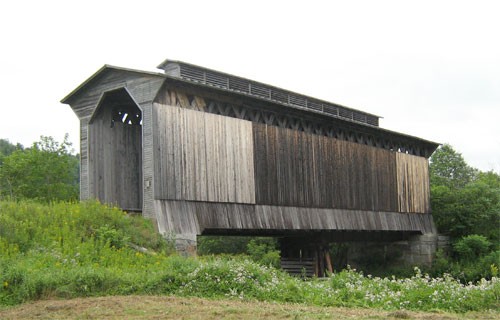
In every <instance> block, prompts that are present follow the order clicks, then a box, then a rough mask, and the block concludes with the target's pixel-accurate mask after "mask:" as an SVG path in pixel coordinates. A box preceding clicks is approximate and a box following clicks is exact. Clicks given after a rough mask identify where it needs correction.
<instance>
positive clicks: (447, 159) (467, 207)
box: [430, 144, 500, 243]
mask: <svg viewBox="0 0 500 320" xmlns="http://www.w3.org/2000/svg"><path fill="white" fill-rule="evenodd" d="M430 180H431V206H432V212H433V216H434V221H435V222H436V225H437V227H438V230H439V231H440V232H441V233H444V234H448V235H450V236H451V237H452V238H454V239H460V238H461V237H464V236H467V235H470V234H478V235H483V236H485V237H487V238H488V239H490V240H498V239H499V231H498V230H499V227H500V226H499V221H500V176H499V175H498V174H496V173H494V172H492V171H491V172H480V171H478V170H477V169H474V168H471V167H470V166H469V165H467V163H466V162H465V160H464V159H463V157H462V155H461V154H460V153H458V152H456V151H455V150H453V148H452V147H451V146H450V145H448V144H445V145H443V146H442V147H441V148H440V149H438V150H437V151H436V152H435V154H434V155H433V156H432V158H431V164H430ZM492 242H493V243H494V241H492Z"/></svg>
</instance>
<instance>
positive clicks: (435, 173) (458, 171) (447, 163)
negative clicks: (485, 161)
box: [430, 144, 477, 188]
mask: <svg viewBox="0 0 500 320" xmlns="http://www.w3.org/2000/svg"><path fill="white" fill-rule="evenodd" d="M476 174H477V170H476V169H474V168H471V167H470V166H469V165H468V164H467V163H466V162H465V160H464V158H463V157H462V154H460V153H459V152H457V151H455V150H454V149H453V147H452V146H450V145H449V144H444V145H442V146H441V147H440V148H439V149H437V150H436V151H435V152H434V154H433V155H432V157H431V159H430V175H431V184H432V185H440V186H447V187H450V188H457V187H464V186H465V185H466V184H467V183H469V182H471V181H472V180H473V179H474V177H475V175H476Z"/></svg>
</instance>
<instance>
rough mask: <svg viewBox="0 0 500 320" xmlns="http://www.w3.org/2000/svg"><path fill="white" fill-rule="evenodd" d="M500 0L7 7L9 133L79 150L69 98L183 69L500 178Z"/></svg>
mask: <svg viewBox="0 0 500 320" xmlns="http://www.w3.org/2000/svg"><path fill="white" fill-rule="evenodd" d="M499 17H500V1H480V0H474V1H457V0H454V1H438V0H435V1H313V0H309V1H271V0H267V1H257V0H252V1H186V0H183V1H179V0H177V1H148V0H141V1H126V0H120V1H109V0H106V1H104V0H101V1H90V0H85V1H69V0H66V1H51V0H45V1H22V0H16V1H3V2H2V3H1V4H0V30H1V31H0V35H1V48H2V49H1V50H0V57H1V59H0V90H1V91H0V93H1V98H2V100H1V104H0V112H1V115H2V117H1V122H0V138H4V139H9V140H10V141H11V142H20V143H22V144H23V145H25V146H29V145H31V143H32V142H33V141H36V140H38V138H39V136H40V135H50V136H54V137H55V138H56V139H58V140H62V139H63V136H64V134H65V133H69V135H70V139H71V141H72V142H73V144H74V146H75V148H76V149H78V148H79V145H78V140H79V130H78V129H79V127H78V119H77V117H76V115H75V114H74V113H73V112H72V110H71V108H70V107H69V106H67V105H63V104H61V103H60V102H59V101H60V100H61V99H62V98H63V97H64V96H66V95H67V94H68V93H69V92H71V91H72V90H73V89H74V88H75V87H76V86H78V85H79V84H80V83H81V82H83V81H84V80H85V79H87V78H88V77H89V76H91V75H92V74H93V73H94V72H95V71H97V70H98V69H99V68H100V67H102V65H104V64H111V65H116V66H121V67H127V68H135V69H141V70H147V71H155V70H156V66H157V65H158V64H160V63H161V62H162V61H163V60H164V59H166V58H169V59H174V60H182V61H185V62H190V63H193V64H197V65H200V66H204V67H208V68H212V69H215V70H219V71H224V72H227V73H231V74H235V75H239V76H243V77H246V78H250V79H253V80H257V81H260V82H264V83H267V84H271V85H274V86H278V87H282V88H284V89H289V90H292V91H296V92H298V93H302V94H306V95H310V96H313V97H316V98H320V99H324V100H327V101H331V102H335V103H339V104H343V105H346V106H349V107H352V108H356V109H360V110H363V111H366V112H369V113H373V114H376V115H379V116H382V117H383V119H381V127H383V128H386V129H389V130H393V131H398V132H402V133H406V134H410V135H415V136H418V137H421V138H424V139H428V140H432V141H436V142H439V143H450V144H451V145H452V146H453V147H454V148H455V149H456V150H457V151H459V152H461V153H462V154H463V156H464V157H465V159H466V161H467V162H468V163H469V164H470V165H472V166H474V167H476V168H479V169H481V170H495V171H497V172H500V124H499V122H500V18H499Z"/></svg>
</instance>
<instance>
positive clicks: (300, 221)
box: [154, 200, 435, 235]
mask: <svg viewBox="0 0 500 320" xmlns="http://www.w3.org/2000/svg"><path fill="white" fill-rule="evenodd" d="M154 207H155V211H156V213H157V218H158V225H159V227H160V231H162V232H168V231H170V232H175V234H177V235H183V234H202V233H203V232H204V231H205V230H207V229H212V230H228V229H231V230H254V231H255V232H257V233H258V232H259V231H266V230H268V231H269V230H272V231H277V232H280V231H282V232H284V231H291V230H309V231H321V230H323V231H326V230H338V231H356V230H360V231H408V232H421V233H432V232H435V227H434V224H433V221H432V216H431V215H430V214H412V213H399V212H381V211H362V210H344V209H320V208H302V207H284V206H266V205H251V204H235V203H216V202H198V201H171V200H155V201H154Z"/></svg>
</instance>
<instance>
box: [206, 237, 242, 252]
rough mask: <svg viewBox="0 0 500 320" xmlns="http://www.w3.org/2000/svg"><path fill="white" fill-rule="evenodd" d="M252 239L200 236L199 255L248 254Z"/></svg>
mask: <svg viewBox="0 0 500 320" xmlns="http://www.w3.org/2000/svg"><path fill="white" fill-rule="evenodd" d="M251 239H252V237H235V236H200V237H198V248H197V250H198V254H200V255H208V254H241V253H245V252H246V248H247V244H248V242H249V241H250V240H251Z"/></svg>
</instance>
